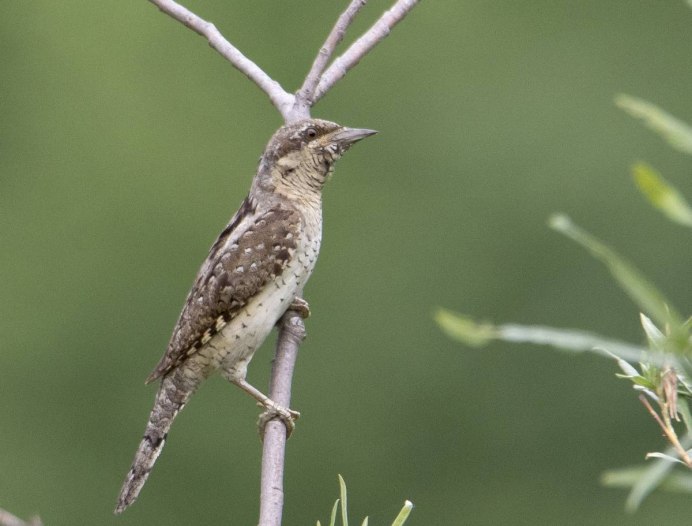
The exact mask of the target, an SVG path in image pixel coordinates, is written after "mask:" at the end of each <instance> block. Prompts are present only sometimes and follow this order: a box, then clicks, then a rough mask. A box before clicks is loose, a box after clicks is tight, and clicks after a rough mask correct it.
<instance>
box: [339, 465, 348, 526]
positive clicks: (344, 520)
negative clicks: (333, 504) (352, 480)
mask: <svg viewBox="0 0 692 526" xmlns="http://www.w3.org/2000/svg"><path fill="white" fill-rule="evenodd" d="M339 493H340V494H341V526H348V507H347V502H346V482H344V478H343V477H342V476H341V475H339Z"/></svg>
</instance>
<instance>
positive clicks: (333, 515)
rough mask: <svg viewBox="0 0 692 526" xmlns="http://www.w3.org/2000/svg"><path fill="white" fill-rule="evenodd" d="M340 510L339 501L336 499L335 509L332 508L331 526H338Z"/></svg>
mask: <svg viewBox="0 0 692 526" xmlns="http://www.w3.org/2000/svg"><path fill="white" fill-rule="evenodd" d="M338 508H339V499H336V502H335V503H334V507H333V508H332V514H331V516H330V517H329V526H335V525H336V510H337V509H338Z"/></svg>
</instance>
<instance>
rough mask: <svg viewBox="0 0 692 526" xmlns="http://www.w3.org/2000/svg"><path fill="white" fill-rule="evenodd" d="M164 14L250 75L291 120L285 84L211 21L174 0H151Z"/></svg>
mask: <svg viewBox="0 0 692 526" xmlns="http://www.w3.org/2000/svg"><path fill="white" fill-rule="evenodd" d="M149 1H150V2H151V3H152V4H154V5H156V6H157V7H158V8H159V9H160V10H161V11H163V12H164V13H166V14H167V15H169V16H171V17H172V18H174V19H176V20H177V21H178V22H181V23H182V24H184V25H185V26H187V27H189V28H190V29H192V30H193V31H194V32H195V33H197V34H199V35H201V36H203V37H205V38H206V39H207V40H208V41H209V45H210V46H211V47H213V48H214V49H215V50H216V51H218V52H219V53H220V54H221V56H222V57H223V58H225V59H226V60H228V61H229V62H230V63H231V65H232V66H233V67H235V68H236V69H238V70H239V71H240V72H241V73H243V74H244V75H246V76H247V77H248V78H249V79H250V80H251V81H253V82H254V83H255V84H257V86H259V88H260V89H261V90H262V91H264V92H265V93H266V94H267V95H268V96H269V100H271V102H272V104H273V105H274V106H275V107H276V109H277V110H279V113H281V115H282V116H283V117H284V119H286V118H287V115H288V113H289V112H290V110H291V109H292V107H293V103H294V100H295V97H294V96H293V95H291V94H290V93H287V92H286V91H285V90H284V89H283V88H282V87H281V85H280V84H279V83H278V82H277V81H275V80H274V79H272V78H271V77H270V76H269V75H267V74H266V73H265V72H264V71H263V70H262V68H260V67H259V66H258V65H257V64H255V63H254V62H253V61H252V60H250V59H249V58H247V57H246V56H245V55H243V54H242V53H241V52H240V50H239V49H238V48H236V47H235V46H234V45H233V44H231V43H230V42H229V41H228V40H226V39H225V38H224V36H223V35H222V34H221V33H220V32H219V30H218V29H216V26H214V24H212V23H211V22H207V21H206V20H203V19H202V18H200V17H199V16H197V15H196V14H194V13H193V12H192V11H190V10H188V9H186V8H185V7H183V6H181V5H180V4H178V3H176V2H174V1H173V0H149Z"/></svg>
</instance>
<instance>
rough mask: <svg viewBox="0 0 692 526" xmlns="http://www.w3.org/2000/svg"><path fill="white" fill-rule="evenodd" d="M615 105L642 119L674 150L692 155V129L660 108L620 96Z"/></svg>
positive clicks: (633, 98)
mask: <svg viewBox="0 0 692 526" xmlns="http://www.w3.org/2000/svg"><path fill="white" fill-rule="evenodd" d="M615 104H617V105H618V106H619V107H620V108H622V109H623V110H625V111H626V112H627V113H629V114H630V115H632V116H633V117H636V118H638V119H642V120H643V121H644V122H645V123H646V125H647V126H648V127H649V128H651V129H652V130H654V131H655V132H657V133H658V134H659V135H661V136H662V137H663V138H664V139H666V140H667V141H668V142H669V143H670V145H671V146H673V148H676V149H678V150H680V151H681V152H684V153H688V154H692V128H691V127H690V126H688V125H687V124H686V123H684V122H683V121H681V120H679V119H676V118H675V117H673V116H672V115H670V114H669V113H666V112H665V111H663V110H662V109H661V108H659V107H658V106H656V105H654V104H651V103H650V102H647V101H645V100H642V99H638V98H636V97H631V96H630V95H618V96H617V97H615Z"/></svg>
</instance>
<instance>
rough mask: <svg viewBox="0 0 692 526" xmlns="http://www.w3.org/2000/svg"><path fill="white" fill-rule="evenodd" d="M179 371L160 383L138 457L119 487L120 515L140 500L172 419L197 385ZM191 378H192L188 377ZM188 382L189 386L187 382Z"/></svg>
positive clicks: (118, 507)
mask: <svg viewBox="0 0 692 526" xmlns="http://www.w3.org/2000/svg"><path fill="white" fill-rule="evenodd" d="M178 372H179V371H174V372H173V373H172V374H171V375H169V376H166V377H164V378H163V380H162V381H161V386H160V387H159V390H158V392H157V393H156V401H155V402H154V408H153V409H152V410H151V414H150V415H149V421H148V422H147V427H146V430H145V431H144V437H143V438H142V441H141V442H140V444H139V448H138V449H137V453H135V459H134V461H133V462H132V467H131V468H130V471H128V472H127V477H125V482H124V483H123V487H122V489H121V490H120V496H119V497H118V505H117V506H116V508H115V513H116V514H119V513H122V512H123V511H125V509H126V508H127V507H128V506H129V505H130V504H132V503H133V502H134V501H135V500H137V496H138V495H139V492H140V491H141V489H142V486H144V483H145V482H146V481H147V477H149V472H150V471H151V469H152V468H153V467H154V463H155V462H156V459H157V458H158V457H159V455H160V454H161V451H162V450H163V446H164V444H165V443H166V435H167V434H168V430H169V429H170V428H171V424H173V420H174V419H175V417H176V416H177V415H178V413H179V412H180V410H181V409H182V408H183V406H184V405H185V403H186V402H187V401H188V399H189V398H190V396H191V395H192V393H193V392H194V390H195V389H194V386H191V385H189V384H187V382H184V381H183V382H181V381H180V380H183V379H182V378H178V374H176V373H178ZM188 380H189V379H188ZM186 384H187V385H186Z"/></svg>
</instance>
